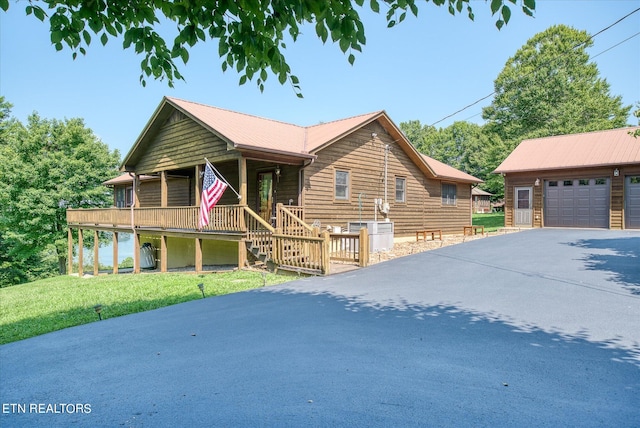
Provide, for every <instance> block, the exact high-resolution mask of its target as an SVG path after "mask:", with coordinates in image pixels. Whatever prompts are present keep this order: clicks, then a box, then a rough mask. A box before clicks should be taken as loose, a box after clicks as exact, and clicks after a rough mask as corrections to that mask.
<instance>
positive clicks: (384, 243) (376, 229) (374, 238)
mask: <svg viewBox="0 0 640 428" xmlns="http://www.w3.org/2000/svg"><path fill="white" fill-rule="evenodd" d="M363 227H366V228H367V232H368V233H369V251H371V252H376V251H388V250H392V249H393V222H392V221H374V220H370V221H350V222H348V223H347V230H348V231H349V233H359V232H360V229H362V228H363Z"/></svg>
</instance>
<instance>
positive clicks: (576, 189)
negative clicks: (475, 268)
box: [494, 127, 640, 229]
mask: <svg viewBox="0 0 640 428" xmlns="http://www.w3.org/2000/svg"><path fill="white" fill-rule="evenodd" d="M637 129H640V128H639V127H631V128H621V129H612V130H607V131H597V132H589V133H584V134H572V135H562V136H556V137H547V138H537V139H532V140H524V141H522V142H521V143H520V144H519V145H518V147H516V149H515V150H514V151H513V152H512V153H511V154H510V155H509V156H508V157H507V158H506V159H505V160H504V162H502V164H500V166H499V167H498V168H497V169H496V170H495V171H494V173H498V174H501V175H502V176H503V177H504V181H505V226H507V227H582V228H610V229H640V138H637V139H636V138H634V137H633V136H632V135H630V133H632V132H633V131H635V130H637Z"/></svg>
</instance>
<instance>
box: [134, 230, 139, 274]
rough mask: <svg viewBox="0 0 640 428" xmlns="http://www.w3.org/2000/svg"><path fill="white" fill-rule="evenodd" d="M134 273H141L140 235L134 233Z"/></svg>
mask: <svg viewBox="0 0 640 428" xmlns="http://www.w3.org/2000/svg"><path fill="white" fill-rule="evenodd" d="M133 273H140V235H139V234H138V232H135V231H134V233H133Z"/></svg>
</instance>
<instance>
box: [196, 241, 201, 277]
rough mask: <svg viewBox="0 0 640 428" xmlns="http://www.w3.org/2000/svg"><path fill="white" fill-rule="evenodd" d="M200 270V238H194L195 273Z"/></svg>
mask: <svg viewBox="0 0 640 428" xmlns="http://www.w3.org/2000/svg"><path fill="white" fill-rule="evenodd" d="M200 272H202V239H201V238H196V273H200Z"/></svg>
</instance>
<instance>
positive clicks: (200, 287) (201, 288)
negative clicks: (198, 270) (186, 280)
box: [198, 283, 204, 299]
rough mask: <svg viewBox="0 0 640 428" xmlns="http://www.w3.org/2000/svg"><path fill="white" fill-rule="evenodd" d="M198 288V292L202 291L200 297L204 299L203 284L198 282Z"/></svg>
mask: <svg viewBox="0 0 640 428" xmlns="http://www.w3.org/2000/svg"><path fill="white" fill-rule="evenodd" d="M198 288H199V289H200V292H201V293H202V298H203V299H204V284H203V283H200V284H198Z"/></svg>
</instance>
